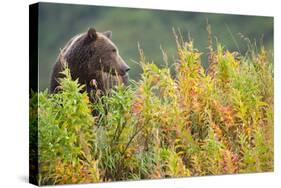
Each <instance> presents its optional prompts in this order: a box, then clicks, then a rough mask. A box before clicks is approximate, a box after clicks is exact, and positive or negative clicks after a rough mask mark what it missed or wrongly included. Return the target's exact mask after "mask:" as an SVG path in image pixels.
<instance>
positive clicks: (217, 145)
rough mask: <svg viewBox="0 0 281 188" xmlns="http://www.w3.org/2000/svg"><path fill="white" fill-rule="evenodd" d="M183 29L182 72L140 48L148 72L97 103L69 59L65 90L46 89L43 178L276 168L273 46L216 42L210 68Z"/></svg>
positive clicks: (134, 176) (99, 178)
mask: <svg viewBox="0 0 281 188" xmlns="http://www.w3.org/2000/svg"><path fill="white" fill-rule="evenodd" d="M176 39H177V49H178V60H177V63H176V64H175V66H176V75H174V76H172V74H171V73H170V69H169V68H168V66H166V67H164V68H159V67H157V66H156V65H155V64H154V63H150V62H148V61H147V60H146V59H145V57H144V54H143V51H142V50H140V66H141V67H142V70H143V73H142V75H141V80H139V81H138V82H136V83H134V84H132V85H131V86H128V87H125V86H123V85H119V86H116V87H115V88H113V89H112V90H111V91H110V92H109V93H108V94H107V95H105V96H102V97H100V98H97V100H96V103H95V104H92V105H90V104H89V100H88V96H87V94H86V93H85V92H81V89H82V87H83V86H79V84H78V83H77V81H72V80H71V78H70V75H69V72H68V71H67V69H66V71H65V72H64V74H65V75H66V78H64V79H62V80H61V91H60V92H59V93H57V94H52V95H49V94H48V93H47V92H41V93H39V164H40V176H39V178H40V181H41V183H42V184H51V183H52V184H53V183H77V182H96V181H115V180H128V179H146V178H165V177H182V176H202V175H214V174H229V173H231V174H233V173H240V172H241V173H242V172H243V173H244V172H264V171H272V170H273V62H272V58H271V56H270V54H269V53H268V52H267V51H266V50H265V49H264V48H261V49H260V51H258V52H257V51H254V50H251V51H250V52H251V53H249V54H246V55H245V56H242V55H241V54H239V53H237V52H233V53H232V52H229V51H228V50H225V49H224V48H223V46H222V45H221V44H217V48H216V49H215V50H212V51H210V54H209V55H210V58H209V68H208V70H207V71H205V70H204V68H203V66H202V65H201V55H202V53H200V52H199V51H198V50H196V49H195V48H194V46H193V42H192V41H190V42H184V41H182V40H179V39H178V38H176ZM165 55H166V54H164V56H165ZM164 59H165V58H164ZM92 110H95V111H97V112H98V116H97V117H94V118H93V117H92V115H91V111H92Z"/></svg>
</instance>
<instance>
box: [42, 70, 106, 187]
mask: <svg viewBox="0 0 281 188" xmlns="http://www.w3.org/2000/svg"><path fill="white" fill-rule="evenodd" d="M63 74H64V75H65V76H66V77H65V78H64V79H62V80H61V88H62V90H61V91H60V92H59V93H57V94H51V95H49V94H48V93H47V91H45V92H41V93H40V94H39V95H38V97H39V98H38V100H39V107H38V150H39V156H38V158H39V184H49V183H56V184H65V183H83V182H96V181H99V180H100V179H99V171H98V169H97V166H96V165H97V161H96V160H94V159H93V157H92V154H91V151H92V145H93V141H94V137H93V127H94V118H93V117H92V115H91V111H90V108H89V99H88V96H87V94H86V93H80V90H81V89H82V87H81V86H79V84H78V81H77V80H76V81H72V80H71V77H70V72H69V70H68V69H66V70H65V71H64V72H63Z"/></svg>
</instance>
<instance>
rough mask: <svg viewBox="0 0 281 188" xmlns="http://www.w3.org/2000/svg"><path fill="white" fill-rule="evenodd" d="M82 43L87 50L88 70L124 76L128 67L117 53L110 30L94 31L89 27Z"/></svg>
mask: <svg viewBox="0 0 281 188" xmlns="http://www.w3.org/2000/svg"><path fill="white" fill-rule="evenodd" d="M84 37H85V38H84V45H86V46H87V49H88V50H89V53H88V54H89V57H88V58H89V59H88V62H87V64H88V70H89V71H91V70H93V71H101V72H105V73H109V74H111V75H119V76H121V77H126V76H127V74H128V71H129V70H130V67H129V66H128V65H127V64H126V63H125V61H124V60H123V59H122V57H121V56H120V55H119V51H118V48H117V47H116V45H115V44H114V43H113V42H112V32H111V31H106V32H103V33H100V32H96V30H95V29H94V28H90V29H89V30H88V31H87V33H86V34H85V36H84Z"/></svg>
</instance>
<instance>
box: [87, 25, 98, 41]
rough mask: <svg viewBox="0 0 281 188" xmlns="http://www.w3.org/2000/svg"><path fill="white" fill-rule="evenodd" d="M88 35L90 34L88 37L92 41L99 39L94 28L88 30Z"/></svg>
mask: <svg viewBox="0 0 281 188" xmlns="http://www.w3.org/2000/svg"><path fill="white" fill-rule="evenodd" d="M87 34H88V37H89V38H90V39H92V40H96V39H97V37H98V35H97V32H96V30H95V28H92V27H91V28H89V29H88V33H87Z"/></svg>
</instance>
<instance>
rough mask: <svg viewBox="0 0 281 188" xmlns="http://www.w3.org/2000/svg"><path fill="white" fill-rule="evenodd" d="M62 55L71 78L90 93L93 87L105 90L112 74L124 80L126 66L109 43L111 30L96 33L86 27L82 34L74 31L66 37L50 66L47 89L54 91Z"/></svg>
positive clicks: (112, 79)
mask: <svg viewBox="0 0 281 188" xmlns="http://www.w3.org/2000/svg"><path fill="white" fill-rule="evenodd" d="M61 56H63V57H64V60H65V62H66V63H67V66H68V68H69V69H70V73H71V76H72V79H74V80H76V79H78V81H79V83H80V84H85V85H86V90H87V92H88V93H89V94H90V91H91V90H92V89H93V84H91V83H93V81H94V83H95V84H94V85H95V89H98V90H100V91H102V92H105V91H106V90H108V89H109V88H111V87H112V84H115V83H116V77H118V78H120V79H119V80H121V81H122V82H123V83H125V84H126V83H127V81H128V71H129V70H130V68H129V66H128V65H127V64H126V63H125V62H124V60H123V59H122V57H121V56H120V55H119V52H118V49H117V47H116V45H115V44H114V43H113V42H112V32H111V31H106V32H97V31H96V30H95V29H94V28H89V29H88V31H87V32H86V33H82V34H78V35H76V36H74V37H73V38H72V39H70V40H69V41H68V42H67V44H66V45H65V47H64V48H63V49H62V50H61V53H60V55H59V57H58V58H57V61H56V63H55V65H54V67H53V72H52V75H51V83H50V88H49V89H50V92H51V93H54V92H56V91H57V89H58V86H59V82H58V81H59V78H60V77H62V75H61V74H60V72H62V71H63V69H64V65H63V63H64V62H62V59H61Z"/></svg>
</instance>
